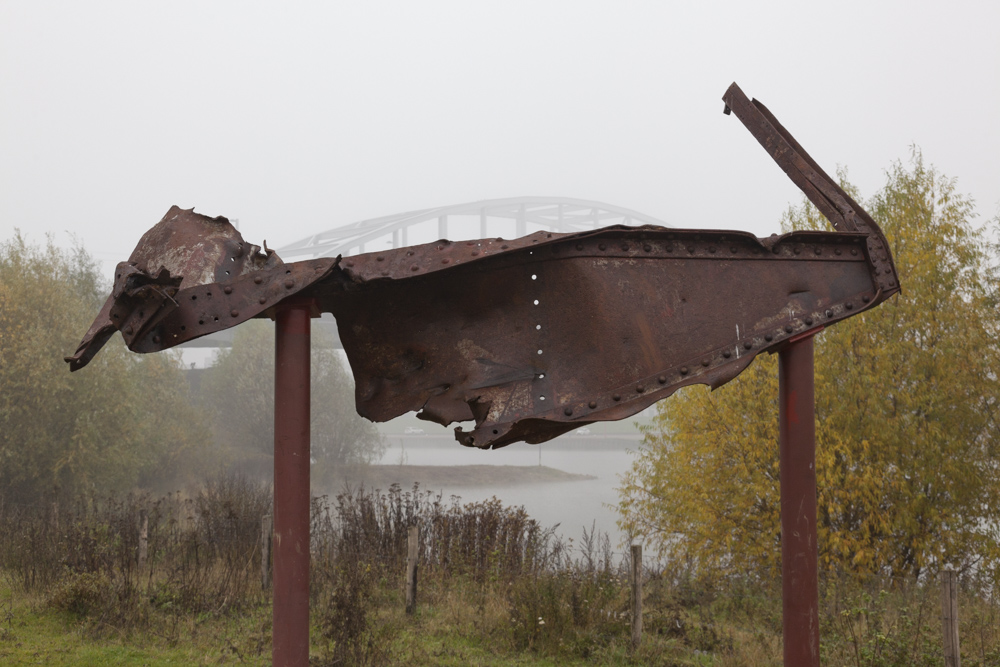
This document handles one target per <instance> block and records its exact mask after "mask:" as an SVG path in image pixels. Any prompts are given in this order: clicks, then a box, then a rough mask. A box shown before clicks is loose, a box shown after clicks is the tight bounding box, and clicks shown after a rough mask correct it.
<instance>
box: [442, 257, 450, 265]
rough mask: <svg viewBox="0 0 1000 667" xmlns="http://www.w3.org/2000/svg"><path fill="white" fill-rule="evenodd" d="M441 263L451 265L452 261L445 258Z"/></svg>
mask: <svg viewBox="0 0 1000 667" xmlns="http://www.w3.org/2000/svg"><path fill="white" fill-rule="evenodd" d="M441 263H442V264H449V263H451V260H450V259H448V258H447V257H445V258H444V259H442V260H441Z"/></svg>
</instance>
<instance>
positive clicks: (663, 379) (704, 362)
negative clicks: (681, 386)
mask: <svg viewBox="0 0 1000 667" xmlns="http://www.w3.org/2000/svg"><path fill="white" fill-rule="evenodd" d="M861 300H862V301H863V302H864V303H870V302H871V297H870V296H869V295H867V294H865V295H862V297H861ZM835 309H836V307H833V308H827V309H826V310H825V311H823V314H822V316H823V317H825V318H826V319H827V320H831V319H833V318H834V315H835V314H836V311H835ZM853 309H854V302H852V301H846V302H844V304H843V310H844V311H851V310H853ZM820 317H821V316H819V315H817V316H816V317H815V318H814V317H813V316H806V317H803V318H802V319H801V320H796V322H801V323H802V325H804V326H801V327H799V328H800V329H801V331H807V330H808V329H810V328H811V327H812V326H813V324H814V323H815V322H816V321H817V319H819V318H820ZM795 331H796V326H795V324H793V323H787V324H785V325H784V326H783V327H782V328H781V330H780V331H778V332H777V336H778V337H781V336H782V335H785V336H788V335H790V334H792V333H794V332H795ZM758 338H761V336H752V337H750V338H747V339H746V340H744V341H743V343H742V345H743V349H745V350H752V349H753V348H754V346H755V344H756V343H755V340H757V339H758ZM763 339H764V342H765V343H766V344H767V343H771V342H773V341H774V339H775V334H774V333H766V334H764V335H763ZM766 344H765V345H763V346H761V347H760V349H758V350H757V352H758V353H759V352H762V351H764V350H765V349H766V348H767V345H766ZM735 347H736V346H735V345H734V346H730V347H727V348H726V349H723V350H721V351H718V350H717V351H715V352H711V353H709V354H708V355H707V356H705V357H703V358H702V359H701V362H700V363H701V366H702V367H703V368H708V367H709V366H712V365H713V363H714V365H716V366H722V365H724V364H725V363H726V362H727V361H728V360H729V359H731V358H732V356H733V350H734V349H735ZM719 356H721V357H722V359H721V360H720V359H718V357H719ZM700 374H701V372H695V373H693V374H692V371H691V368H690V367H689V366H687V365H683V366H680V367H677V368H674V369H669V370H667V371H665V372H663V373H660V374H659V375H657V376H651V377H649V378H646V379H645V380H641V381H639V382H638V383H636V385H635V387H634V395H633V398H637V397H638V396H641V395H642V394H644V393H645V392H646V389H647V386H653V382H654V380H655V382H656V383H657V384H658V385H666V384H667V381H668V379H669V378H670V377H676V376H677V375H679V376H680V377H678V378H677V381H682V380H690V379H691V378H692V377H696V376H698V375H700ZM611 400H612V401H613V402H614V403H619V402H621V400H622V390H621V389H619V390H618V391H615V392H613V393H612V394H611ZM598 405H599V403H598V401H593V400H592V401H589V402H588V403H587V408H589V409H590V410H597V409H598ZM608 407H611V404H609V405H608ZM578 409H579V410H583V408H582V405H580V406H577V407H574V406H566V407H564V408H563V410H562V412H563V414H564V415H565V416H567V417H571V416H573V414H574V413H575V412H576V411H577V410H578Z"/></svg>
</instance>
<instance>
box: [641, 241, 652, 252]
mask: <svg viewBox="0 0 1000 667" xmlns="http://www.w3.org/2000/svg"><path fill="white" fill-rule="evenodd" d="M642 249H643V250H644V251H646V252H653V246H651V245H649V244H648V243H647V244H646V245H644V246H642Z"/></svg>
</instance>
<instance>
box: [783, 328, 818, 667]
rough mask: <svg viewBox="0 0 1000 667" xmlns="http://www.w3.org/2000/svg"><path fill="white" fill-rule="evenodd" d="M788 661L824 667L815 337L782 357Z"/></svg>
mask: <svg viewBox="0 0 1000 667" xmlns="http://www.w3.org/2000/svg"><path fill="white" fill-rule="evenodd" d="M778 395H779V408H778V419H779V422H780V436H779V443H780V449H781V588H782V613H783V637H784V647H785V651H784V657H785V660H784V664H786V665H789V666H791V665H794V666H795V667H819V584H818V581H817V574H816V571H817V559H818V551H817V547H816V402H815V396H814V391H813V336H812V334H809V335H807V336H805V337H803V338H800V339H798V340H793V341H790V342H789V343H788V345H786V346H785V347H784V348H783V349H782V350H781V352H780V353H779V356H778Z"/></svg>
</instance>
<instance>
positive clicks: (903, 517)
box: [620, 151, 1000, 577]
mask: <svg viewBox="0 0 1000 667" xmlns="http://www.w3.org/2000/svg"><path fill="white" fill-rule="evenodd" d="M866 208H867V210H868V211H869V212H870V213H871V214H872V216H873V217H874V218H875V219H876V220H877V221H878V222H879V224H880V225H881V226H882V228H883V230H884V231H885V234H886V236H887V237H888V239H889V241H890V243H891V245H892V252H893V255H894V256H895V259H896V263H897V267H898V270H899V274H900V277H901V285H902V287H903V292H902V294H900V295H898V296H896V297H895V298H893V299H891V300H890V301H888V302H886V303H884V304H882V305H881V306H879V307H877V308H875V309H873V310H870V311H867V312H865V313H864V314H862V315H859V316H856V317H853V318H851V319H849V320H847V321H844V322H841V323H839V324H837V325H835V326H833V327H831V328H829V329H827V330H825V331H823V332H822V333H821V334H819V335H818V336H817V342H816V364H815V367H816V426H817V447H816V457H817V468H816V470H817V486H818V514H819V516H818V522H819V523H818V531H819V557H820V566H821V568H825V569H827V570H828V571H834V570H836V571H847V572H852V573H855V574H876V573H877V574H882V575H890V576H894V577H898V576H907V575H910V576H919V575H920V574H921V573H923V572H928V571H930V572H934V571H937V569H939V568H940V567H942V566H943V565H945V564H952V565H954V566H956V567H958V568H961V569H963V570H966V571H969V570H972V569H976V570H978V571H980V572H983V571H987V570H990V569H994V568H997V567H998V563H1000V540H998V534H997V533H998V528H1000V458H998V454H1000V432H998V424H997V420H996V417H997V407H998V400H1000V387H998V385H997V377H998V374H1000V373H998V371H1000V356H998V354H997V342H996V341H997V317H996V307H997V283H996V276H995V274H994V270H993V269H994V264H993V262H994V261H995V259H996V253H995V248H994V247H993V246H991V245H990V243H989V239H988V237H987V230H984V229H983V228H982V226H981V225H980V224H977V223H975V222H974V219H975V210H974V206H973V203H972V202H971V201H970V200H969V199H968V198H967V197H964V196H962V195H961V194H959V193H958V191H957V189H956V185H955V182H954V181H953V180H949V179H946V178H945V177H943V176H942V175H941V174H940V173H938V172H937V171H936V170H935V169H934V168H933V167H929V166H927V165H925V164H924V162H923V159H922V156H921V155H920V153H919V152H918V151H915V152H914V155H913V158H912V160H911V161H910V164H909V165H908V166H905V165H903V164H901V163H897V164H895V165H893V167H892V168H891V169H890V170H889V171H888V172H887V180H886V184H885V186H884V187H883V188H882V190H881V191H879V192H878V193H877V194H876V195H875V196H874V197H873V198H872V199H871V200H869V201H868V202H867V205H866ZM783 226H784V228H785V229H786V230H790V229H827V228H828V223H826V221H825V220H824V219H823V218H821V217H820V216H819V214H818V213H817V211H816V210H815V209H814V208H813V207H812V206H810V205H804V206H802V207H799V208H796V209H792V210H790V211H789V212H788V213H787V214H786V216H785V220H784V221H783ZM777 382H778V381H777V358H776V357H762V358H759V359H758V360H757V361H755V362H754V364H753V365H752V366H751V367H750V368H749V369H748V370H747V371H746V372H745V373H744V374H743V375H741V376H740V377H739V378H737V379H736V380H735V381H733V382H732V383H730V384H728V385H726V386H725V387H723V388H721V389H719V390H718V391H716V392H712V393H710V392H709V391H708V390H707V388H705V387H702V386H697V387H692V388H689V389H686V390H684V391H682V392H680V393H679V394H678V395H676V396H674V397H673V398H670V399H668V400H666V401H664V402H663V403H661V404H660V408H659V413H658V416H657V418H656V420H655V424H654V426H652V427H651V428H648V429H646V433H645V439H644V441H643V444H642V446H641V449H640V451H639V452H638V454H637V457H636V460H635V462H634V465H633V468H632V470H631V471H630V472H629V473H628V475H627V476H626V478H625V479H624V480H623V486H622V488H621V503H620V513H621V520H620V523H621V525H622V527H623V528H625V529H626V530H627V531H629V532H630V533H632V534H641V535H645V536H647V538H648V539H651V540H653V541H654V542H655V543H656V544H657V545H658V546H659V549H660V551H661V554H662V555H664V556H668V557H670V558H673V559H683V560H686V561H687V562H688V563H690V564H691V565H692V567H694V568H695V569H697V570H700V571H703V572H714V573H743V574H761V575H769V574H773V573H776V572H777V571H778V568H779V567H780V554H781V551H780V546H779V545H780V521H779V502H778V501H779V496H778V450H777V442H778V430H777V427H778V421H777V416H778V406H777V396H778V385H777Z"/></svg>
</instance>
